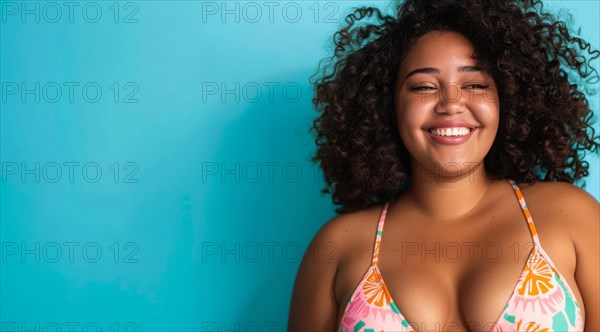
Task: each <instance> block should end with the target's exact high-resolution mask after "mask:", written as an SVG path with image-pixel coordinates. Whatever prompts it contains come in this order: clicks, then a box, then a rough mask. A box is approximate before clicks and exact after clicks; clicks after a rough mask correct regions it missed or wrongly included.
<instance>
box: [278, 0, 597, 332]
mask: <svg viewBox="0 0 600 332" xmlns="http://www.w3.org/2000/svg"><path fill="white" fill-rule="evenodd" d="M373 15H375V17H376V18H377V19H378V20H379V21H380V23H379V24H366V25H364V26H357V22H358V21H360V20H362V19H364V18H371V17H373ZM346 22H347V23H348V25H347V26H346V27H344V28H343V29H342V30H340V31H339V32H338V33H336V35H335V39H334V41H335V44H336V48H335V53H334V55H333V57H332V58H331V60H332V62H331V63H332V64H333V66H329V67H326V69H325V70H324V71H323V72H322V75H321V78H320V80H317V81H316V82H315V87H316V95H315V97H314V99H313V101H314V104H315V106H316V108H317V110H318V111H319V112H321V114H320V116H319V117H318V118H317V119H316V120H315V122H314V125H313V128H312V129H313V130H315V131H316V133H317V137H316V143H317V146H318V149H317V153H316V156H315V157H314V158H313V161H315V162H320V163H321V167H322V169H323V173H324V175H325V179H326V181H327V184H328V186H327V188H325V189H324V190H323V192H324V193H332V196H333V201H334V203H336V204H339V205H341V207H340V208H339V209H338V210H337V212H338V213H340V215H339V216H337V217H335V218H333V219H332V220H330V221H328V222H327V223H326V224H325V225H324V226H323V227H322V228H321V229H320V230H319V232H317V234H316V235H315V236H314V238H313V240H312V242H311V243H310V245H309V249H308V251H310V252H323V250H324V249H325V248H327V246H329V245H330V244H331V243H332V242H333V243H335V244H336V248H338V250H337V252H336V254H337V256H336V258H337V259H336V260H335V262H334V263H331V262H330V261H329V260H328V262H327V263H326V262H324V261H320V260H319V259H314V257H313V256H312V255H311V256H306V257H305V258H304V259H303V261H302V263H301V265H300V268H299V271H298V275H297V277H296V282H295V285H294V291H293V295H292V302H291V307H290V316H289V324H290V325H293V326H295V327H297V328H299V330H301V331H304V330H319V331H321V330H332V331H333V330H337V331H425V330H428V331H431V330H442V331H464V330H468V331H486V332H487V331H540V332H542V331H583V330H584V329H585V330H586V331H596V330H600V287H599V285H598V283H597V281H598V279H599V277H600V276H599V275H598V271H599V269H600V257H599V252H600V239H599V232H600V225H599V224H600V215H599V212H600V210H599V204H598V202H597V201H596V200H595V199H594V198H593V197H592V196H591V195H590V194H588V193H587V192H585V191H584V190H582V189H580V188H579V187H577V186H575V185H573V183H574V182H575V181H576V180H579V179H582V178H584V177H586V176H587V175H588V164H587V162H585V161H584V160H583V156H584V154H582V153H581V152H585V151H591V152H597V151H598V147H599V146H600V143H599V141H598V139H599V137H598V136H594V134H595V132H594V129H593V128H592V126H591V119H592V115H593V113H592V111H591V109H590V107H589V103H588V101H587V99H586V96H585V95H584V94H583V92H582V91H580V90H579V89H578V85H577V84H572V83H571V81H570V80H569V79H568V78H569V75H568V73H567V71H566V70H567V69H571V70H573V71H574V74H575V75H578V76H579V77H580V79H586V78H587V79H593V78H596V79H597V78H598V73H597V72H596V71H595V70H594V69H593V66H591V65H590V63H589V60H588V61H586V58H585V57H584V55H583V54H582V53H583V52H582V51H583V50H588V51H589V54H592V55H593V57H592V58H591V59H595V58H597V57H598V56H600V52H599V51H591V50H590V45H589V44H588V43H587V42H585V41H584V40H582V39H580V38H578V37H575V36H573V35H572V33H571V32H569V30H568V29H567V28H566V26H565V24H564V22H561V21H558V20H556V19H555V18H554V17H553V16H552V15H549V14H547V13H544V12H543V10H542V4H541V2H533V1H529V0H513V1H509V0H498V1H493V2H491V1H483V0H432V1H417V0H407V1H405V2H403V3H401V4H399V5H398V7H397V16H395V17H393V16H384V15H382V14H381V12H380V11H379V10H378V9H376V8H359V9H356V11H355V12H354V13H353V14H351V15H349V16H348V18H347V20H346ZM327 69H332V70H331V71H328V70H327ZM592 74H594V75H592ZM384 224H385V233H384V232H383V230H384ZM384 234H385V237H384V236H383V235H384ZM490 248H492V249H490ZM384 275H385V281H384V277H383V276H384Z"/></svg>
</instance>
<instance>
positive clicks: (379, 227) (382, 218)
mask: <svg viewBox="0 0 600 332" xmlns="http://www.w3.org/2000/svg"><path fill="white" fill-rule="evenodd" d="M389 205H390V202H389V201H388V202H386V203H385V205H384V206H383V209H382V210H381V215H380V217H379V223H378V224H377V236H376V237H375V246H374V248H373V259H372V260H371V266H375V265H377V259H378V258H379V245H380V244H381V234H382V232H383V223H384V222H385V216H386V214H387V209H388V206H389Z"/></svg>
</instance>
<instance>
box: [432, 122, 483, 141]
mask: <svg viewBox="0 0 600 332" xmlns="http://www.w3.org/2000/svg"><path fill="white" fill-rule="evenodd" d="M462 127H467V126H462ZM432 128H436V127H432ZM475 130H477V128H476V127H473V128H472V129H471V131H470V132H469V133H468V134H466V135H464V136H437V135H434V134H432V133H430V132H429V130H427V129H425V132H426V133H427V135H428V136H429V137H430V138H431V139H432V140H434V141H435V142H437V143H439V144H450V145H456V144H462V143H464V142H466V141H468V140H469V139H470V138H471V136H473V133H474V132H475Z"/></svg>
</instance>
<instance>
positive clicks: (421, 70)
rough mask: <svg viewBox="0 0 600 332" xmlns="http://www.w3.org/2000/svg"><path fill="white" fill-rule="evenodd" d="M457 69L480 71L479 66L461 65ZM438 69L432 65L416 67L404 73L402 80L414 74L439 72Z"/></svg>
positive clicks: (460, 70) (461, 70)
mask: <svg viewBox="0 0 600 332" xmlns="http://www.w3.org/2000/svg"><path fill="white" fill-rule="evenodd" d="M458 71H459V72H461V73H462V72H480V71H481V67H478V66H462V67H458ZM439 73H440V70H439V69H437V68H434V67H425V68H417V69H415V70H413V71H411V72H410V73H408V74H407V75H406V77H404V80H406V79H408V78H409V77H411V76H412V75H415V74H439Z"/></svg>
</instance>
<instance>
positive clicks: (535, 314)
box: [338, 179, 583, 332]
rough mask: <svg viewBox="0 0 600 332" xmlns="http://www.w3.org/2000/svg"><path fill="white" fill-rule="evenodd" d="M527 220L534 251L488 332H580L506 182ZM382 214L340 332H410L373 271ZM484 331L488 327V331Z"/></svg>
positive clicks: (575, 310) (566, 294)
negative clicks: (366, 266)
mask: <svg viewBox="0 0 600 332" xmlns="http://www.w3.org/2000/svg"><path fill="white" fill-rule="evenodd" d="M508 181H509V182H510V184H511V185H512V187H513V190H514V192H515V194H516V196H517V198H518V200H519V203H520V204H521V209H522V210H523V214H524V215H525V218H526V219H527V224H528V226H529V231H530V232H531V237H532V238H533V242H534V244H535V245H534V247H533V249H532V250H531V253H530V254H529V257H528V258H527V263H526V265H525V268H524V269H523V272H522V273H521V276H520V277H519V279H518V281H517V285H516V287H515V289H514V290H513V293H512V296H511V297H510V299H509V300H508V303H507V304H506V306H505V307H504V311H503V312H502V314H500V316H499V318H498V320H497V321H496V323H495V324H494V325H493V326H491V329H490V331H491V332H497V331H515V332H520V331H527V332H549V331H583V319H582V313H581V309H580V308H579V304H578V303H577V299H576V298H575V296H574V295H573V294H574V293H573V290H572V289H571V287H570V286H569V284H568V283H567V282H566V280H565V279H564V278H563V276H562V275H561V274H560V272H558V269H557V268H556V266H555V265H554V263H553V262H552V260H551V259H550V257H549V256H548V254H547V253H546V252H545V251H544V249H543V248H542V246H541V245H540V240H539V239H538V236H537V232H536V230H535V226H534V225H533V219H532V218H531V214H530V213H529V209H528V208H527V204H526V203H525V199H524V198H523V195H522V194H521V190H520V189H519V187H518V186H517V183H516V182H515V181H513V180H512V179H508ZM388 205H389V202H387V203H386V204H385V205H384V207H383V210H382V213H381V217H380V219H379V224H378V226H377V236H376V239H375V247H374V249H373V259H372V262H371V267H370V268H369V269H368V270H367V272H366V273H365V275H364V276H363V278H362V280H361V281H360V283H359V284H358V286H357V287H356V289H355V291H354V293H353V294H352V296H351V297H350V301H349V302H348V304H347V305H346V308H345V310H344V314H343V315H342V319H341V320H340V322H339V328H338V331H340V332H358V331H364V332H375V331H414V329H413V328H412V326H411V325H410V323H409V322H408V321H407V320H406V319H405V318H404V316H402V313H401V312H400V310H399V309H398V307H397V306H396V303H395V301H394V300H393V299H392V296H391V295H390V292H389V291H388V289H387V287H386V284H385V282H384V281H383V277H382V276H381V272H380V271H379V268H378V267H377V258H378V255H379V245H380V243H381V234H382V230H383V223H384V221H385V216H386V213H387V208H388ZM487 327H490V325H488V326H487Z"/></svg>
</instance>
